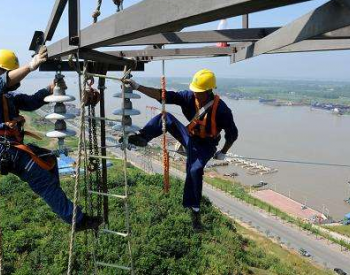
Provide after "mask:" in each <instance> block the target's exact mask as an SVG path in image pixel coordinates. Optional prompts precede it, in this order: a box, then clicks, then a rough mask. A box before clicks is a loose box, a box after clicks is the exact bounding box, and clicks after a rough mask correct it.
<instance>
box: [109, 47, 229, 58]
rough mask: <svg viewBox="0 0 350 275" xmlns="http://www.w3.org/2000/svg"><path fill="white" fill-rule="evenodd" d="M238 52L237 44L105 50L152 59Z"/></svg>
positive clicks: (117, 54)
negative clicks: (221, 46)
mask: <svg viewBox="0 0 350 275" xmlns="http://www.w3.org/2000/svg"><path fill="white" fill-rule="evenodd" d="M235 52H236V47H235V46H230V47H226V48H218V47H201V48H180V49H148V48H147V49H144V50H131V51H109V52H105V53H106V54H108V55H112V56H115V57H119V58H121V57H134V58H136V59H138V60H145V61H146V60H147V61H150V60H152V59H154V58H157V57H172V56H177V57H178V56H203V57H205V56H213V55H215V56H222V55H224V56H225V55H226V56H227V55H232V54H233V53H235Z"/></svg>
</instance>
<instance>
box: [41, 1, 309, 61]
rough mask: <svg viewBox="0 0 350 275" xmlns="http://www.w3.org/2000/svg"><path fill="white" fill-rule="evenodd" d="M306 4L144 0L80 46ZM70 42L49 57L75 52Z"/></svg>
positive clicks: (94, 28) (100, 25) (98, 27)
mask: <svg viewBox="0 0 350 275" xmlns="http://www.w3.org/2000/svg"><path fill="white" fill-rule="evenodd" d="M305 1H307V0H268V1H267V0H220V1H212V0H191V1H188V0H177V1H172V0H145V1H141V2H139V3H138V4H135V5H133V6H131V7H129V8H127V9H125V10H124V11H123V12H119V13H116V14H114V15H111V16H109V17H107V18H105V19H103V20H101V21H99V22H97V23H95V24H93V25H91V26H89V27H87V28H85V29H83V30H82V31H81V36H80V37H81V43H80V45H81V47H85V48H97V47H103V46H107V45H111V44H115V43H119V42H123V41H128V40H131V39H137V38H140V37H144V36H149V35H153V34H157V33H162V32H171V31H174V30H177V29H183V28H185V27H189V26H193V25H198V24H202V23H207V22H211V21H215V20H218V19H223V18H228V17H233V16H238V15H242V14H247V13H252V12H257V11H262V10H266V9H271V8H276V7H280V6H285V5H290V4H295V3H300V2H305ZM155 14H156V15H157V16H154V15H155ZM116 26H118V27H116ZM68 40H69V39H68V38H67V37H66V38H64V39H62V40H59V41H57V42H56V43H54V44H52V45H50V46H49V47H48V53H49V57H50V58H53V57H59V56H62V55H63V56H64V55H67V53H71V52H72V51H73V52H74V48H72V47H71V46H69V43H68V42H69V41H68Z"/></svg>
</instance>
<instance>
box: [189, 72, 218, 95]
mask: <svg viewBox="0 0 350 275" xmlns="http://www.w3.org/2000/svg"><path fill="white" fill-rule="evenodd" d="M215 88H216V77H215V74H214V73H213V72H212V71H210V70H207V69H204V70H200V71H198V72H197V73H196V74H195V75H194V76H193V80H192V83H191V84H190V89H191V91H193V92H195V93H202V92H205V91H208V90H212V89H215Z"/></svg>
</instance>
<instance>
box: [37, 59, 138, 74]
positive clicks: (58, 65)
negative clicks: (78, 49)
mask: <svg viewBox="0 0 350 275" xmlns="http://www.w3.org/2000/svg"><path fill="white" fill-rule="evenodd" d="M79 65H80V68H81V71H82V70H83V65H84V64H83V62H79ZM39 70H40V71H41V72H56V71H57V70H60V71H62V72H63V71H70V72H71V71H76V69H75V68H74V67H72V66H71V65H70V64H69V62H68V61H57V60H48V61H46V62H45V63H43V64H42V65H41V66H40V68H39ZM144 70H145V63H144V62H137V67H136V68H135V69H133V71H144ZM95 71H96V72H99V71H98V70H95V68H94V66H92V69H91V70H90V72H91V73H95ZM108 71H114V72H120V71H124V66H121V65H116V64H109V65H108Z"/></svg>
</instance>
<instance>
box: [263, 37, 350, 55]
mask: <svg viewBox="0 0 350 275" xmlns="http://www.w3.org/2000/svg"><path fill="white" fill-rule="evenodd" d="M349 49H350V39H334V40H305V41H301V42H298V43H295V44H292V45H289V46H287V47H284V48H281V49H278V50H274V51H271V52H268V54H275V53H295V52H315V51H335V50H349Z"/></svg>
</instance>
